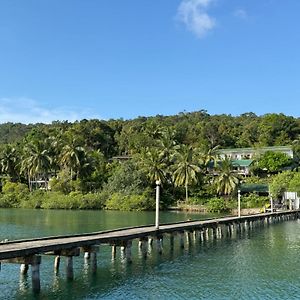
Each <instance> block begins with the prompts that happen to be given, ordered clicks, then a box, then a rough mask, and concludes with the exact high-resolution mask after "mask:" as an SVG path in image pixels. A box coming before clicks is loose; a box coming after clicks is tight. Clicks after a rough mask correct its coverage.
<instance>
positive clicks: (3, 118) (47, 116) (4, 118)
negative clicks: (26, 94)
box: [0, 98, 97, 124]
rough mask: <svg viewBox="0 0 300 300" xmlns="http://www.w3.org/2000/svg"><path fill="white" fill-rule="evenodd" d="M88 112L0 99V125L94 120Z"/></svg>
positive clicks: (25, 101) (34, 102)
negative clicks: (7, 123) (6, 123)
mask: <svg viewBox="0 0 300 300" xmlns="http://www.w3.org/2000/svg"><path fill="white" fill-rule="evenodd" d="M96 117H97V116H95V115H94V114H91V112H89V111H82V110H80V113H78V112H77V111H76V110H74V109H69V108H63V107H59V108H55V109H52V108H46V107H45V106H44V105H43V104H41V103H39V102H37V101H35V100H33V99H29V98H0V124H1V123H5V122H15V123H17V122H19V123H25V124H29V123H51V122H52V121H57V120H68V121H70V122H73V121H76V120H81V119H83V118H87V119H90V118H96Z"/></svg>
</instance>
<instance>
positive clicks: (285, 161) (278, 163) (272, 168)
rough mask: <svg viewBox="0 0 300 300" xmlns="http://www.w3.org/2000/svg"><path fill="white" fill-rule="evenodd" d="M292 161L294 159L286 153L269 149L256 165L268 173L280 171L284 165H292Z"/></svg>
mask: <svg viewBox="0 0 300 300" xmlns="http://www.w3.org/2000/svg"><path fill="white" fill-rule="evenodd" d="M291 163H292V159H291V158H289V157H288V156H287V155H286V154H285V153H281V152H274V151H267V152H265V153H264V154H263V155H262V156H261V157H260V158H259V159H258V161H257V165H256V167H257V168H258V169H260V170H265V171H267V172H268V173H273V172H278V171H280V170H281V169H282V168H283V167H286V166H289V165H291Z"/></svg>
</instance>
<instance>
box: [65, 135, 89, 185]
mask: <svg viewBox="0 0 300 300" xmlns="http://www.w3.org/2000/svg"><path fill="white" fill-rule="evenodd" d="M84 156H85V150H84V148H83V147H81V146H80V145H79V143H78V141H77V140H76V139H74V138H72V139H71V140H70V141H69V143H67V144H65V145H64V146H63V148H62V153H61V156H60V163H61V165H62V166H63V167H66V168H68V169H69V170H70V176H71V179H73V174H74V172H75V175H76V178H78V175H79V172H80V168H81V167H82V165H83V160H84V159H83V158H84Z"/></svg>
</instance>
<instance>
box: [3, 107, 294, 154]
mask: <svg viewBox="0 0 300 300" xmlns="http://www.w3.org/2000/svg"><path fill="white" fill-rule="evenodd" d="M163 132H168V135H169V137H172V139H173V140H174V141H175V142H176V143H178V144H182V143H184V144H189V145H195V146H197V147H199V146H200V147H201V148H206V149H210V148H212V147H214V146H216V145H219V146H221V147H223V148H224V147H226V148H227V147H257V146H273V145H288V144H291V143H292V142H293V141H294V140H296V139H298V136H299V134H300V119H299V118H295V117H291V116H285V115H284V114H266V115H263V116H257V115H255V114H254V113H245V114H242V115H240V116H231V115H225V114H223V115H209V114H207V113H206V111H198V112H191V113H179V114H177V115H173V116H160V115H158V116H155V117H138V118H136V119H132V120H122V119H118V120H109V121H102V120H81V121H77V122H74V123H69V122H66V121H64V122H59V121H55V122H53V123H52V124H50V125H45V124H29V125H24V124H20V123H5V124H0V144H9V143H12V144H13V143H20V142H23V143H24V142H25V143H26V141H29V140H30V139H32V138H35V137H36V138H40V139H43V138H48V137H51V136H52V137H56V138H57V137H61V138H63V137H64V136H72V137H74V138H76V139H77V140H78V141H81V142H82V144H83V146H85V147H87V148H89V149H94V150H95V149H97V150H98V149H99V150H101V151H102V152H103V153H104V154H105V156H106V157H109V156H113V155H119V154H123V153H132V152H133V153H134V152H137V151H139V149H140V148H145V147H147V146H149V147H151V146H153V141H154V140H158V139H162V138H163V135H162V133H163Z"/></svg>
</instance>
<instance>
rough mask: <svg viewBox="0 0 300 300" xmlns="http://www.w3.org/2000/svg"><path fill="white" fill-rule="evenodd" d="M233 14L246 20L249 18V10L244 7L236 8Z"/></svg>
mask: <svg viewBox="0 0 300 300" xmlns="http://www.w3.org/2000/svg"><path fill="white" fill-rule="evenodd" d="M233 15H234V16H235V17H237V18H239V19H243V20H246V19H247V18H248V14H247V12H246V11H245V10H244V9H242V8H239V9H236V10H235V11H234V12H233Z"/></svg>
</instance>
